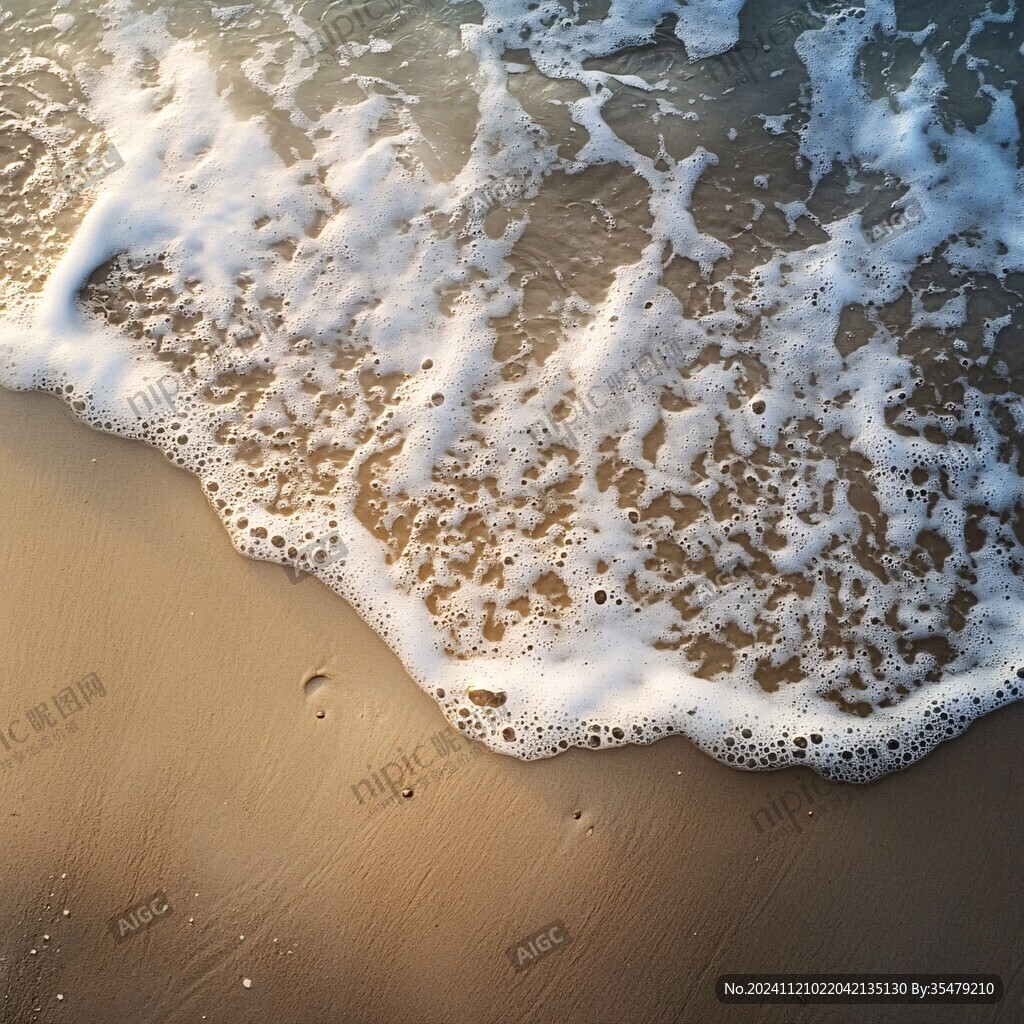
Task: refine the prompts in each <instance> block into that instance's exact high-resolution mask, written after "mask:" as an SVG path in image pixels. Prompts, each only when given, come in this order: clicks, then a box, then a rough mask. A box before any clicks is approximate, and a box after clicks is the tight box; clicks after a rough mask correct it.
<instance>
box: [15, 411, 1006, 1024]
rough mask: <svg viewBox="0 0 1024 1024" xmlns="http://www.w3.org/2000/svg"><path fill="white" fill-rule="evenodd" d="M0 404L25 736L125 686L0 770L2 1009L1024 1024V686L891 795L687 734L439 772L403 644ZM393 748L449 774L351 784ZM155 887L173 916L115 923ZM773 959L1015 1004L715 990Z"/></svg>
mask: <svg viewBox="0 0 1024 1024" xmlns="http://www.w3.org/2000/svg"><path fill="white" fill-rule="evenodd" d="M0 418H2V423H3V426H2V429H0V460H2V463H3V474H4V487H3V489H2V493H0V502H2V506H3V521H4V523H5V526H6V529H5V530H4V532H3V535H2V538H0V544H2V545H3V549H4V556H3V557H4V566H5V585H4V587H3V599H2V600H3V617H4V622H5V624H6V633H5V639H4V643H3V647H2V654H0V656H2V679H3V688H2V691H3V706H2V708H0V720H2V721H4V722H6V721H8V720H9V719H12V718H16V717H23V715H24V710H25V709H26V708H29V707H31V706H32V705H34V704H36V703H38V702H41V701H45V700H47V699H48V698H50V696H51V695H52V694H53V693H54V692H56V691H57V690H59V689H61V688H63V687H64V686H66V685H68V684H69V683H71V682H73V681H74V680H78V679H81V678H82V677H83V676H85V675H86V674H88V673H96V675H97V676H98V677H99V678H100V679H101V681H102V682H103V683H104V685H105V687H106V691H107V693H106V696H105V697H104V698H101V699H97V700H96V701H95V702H94V704H93V705H92V706H90V707H89V708H87V709H86V710H85V711H83V712H82V713H81V714H80V715H79V716H78V720H79V730H78V732H77V733H76V734H74V735H70V736H67V737H66V738H65V739H63V740H62V741H60V742H58V743H56V744H55V745H53V746H51V747H50V748H49V749H46V750H40V751H39V753H38V754H37V755H36V756H35V757H32V758H26V759H25V760H23V761H22V762H21V763H20V764H12V765H11V766H10V767H9V768H8V769H7V770H0V811H2V813H3V818H4V821H5V828H4V833H5V840H4V846H5V850H4V857H3V860H2V862H0V863H2V877H0V920H2V921H3V927H2V928H0V958H2V959H0V992H2V1003H0V1020H2V1021H3V1022H5V1024H7V1022H10V1024H28V1022H30V1021H39V1022H46V1024H48V1022H50V1021H74V1022H75V1024H93V1022H95V1024H113V1022H116V1021H126V1020H131V1021H134V1022H138V1024H148V1022H161V1024H163V1022H168V1024H170V1022H173V1024H178V1022H182V1024H183V1022H186V1021H188V1022H192V1021H201V1020H203V1019H205V1020H208V1021H211V1022H212V1021H218V1022H227V1024H234V1022H240V1024H241V1022H251V1021H259V1022H263V1024H278V1022H280V1024H292V1022H296V1021H303V1022H307V1024H320V1022H323V1024H328V1022H332V1024H333V1022H339V1021H353V1022H366V1024H371V1022H373V1024H375V1022H381V1024H393V1022H397V1021H410V1022H412V1021H415V1022H417V1024H442V1022H443V1024H490V1022H494V1024H499V1022H500V1024H504V1022H520V1021H523V1022H542V1021H543V1022H550V1021H566V1022H568V1021H572V1022H576V1021H579V1022H583V1021H586V1022H588V1024H612V1022H616V1024H622V1022H633V1021H636V1022H641V1021H642V1022H645V1024H657V1022H681V1024H698V1022H700V1024H705V1022H708V1024H712V1022H717V1021H750V1022H762V1021H764V1022H776V1021H778V1022H791V1021H792V1022H803V1021H813V1022H819V1021H828V1022H831V1021H840V1022H845V1021H869V1020H870V1021H893V1022H903V1021H909V1020H915V1021H916V1020H919V1021H927V1022H929V1024H933V1022H944V1021H1007V1022H1010V1021H1020V1020H1021V1019H1024V1003H1022V997H1024V981H1022V979H1021V978H1020V977H1019V966H1018V962H1019V956H1018V951H1019V949H1020V948H1021V945H1022V939H1024V924H1022V921H1021V917H1020V914H1019V911H1018V908H1017V901H1016V899H1015V894H1016V892H1017V888H1018V886H1017V878H1016V865H1015V857H1014V852H1015V851H1017V850H1019V849H1020V845H1021V825H1020V821H1019V818H1018V816H1017V813H1016V812H1017V808H1018V807H1019V806H1020V804H1021V799H1022V795H1024V794H1022V789H1024V780H1022V778H1021V775H1020V772H1019V771H1018V770H1017V756H1016V752H1017V750H1018V748H1019V742H1020V741H1019V733H1020V728H1021V723H1022V720H1024V710H1022V709H1021V708H1020V707H1019V706H1016V707H1012V708H1009V709H1006V710H1003V711H1001V712H999V713H997V714H995V715H993V716H991V717H989V718H987V719H984V720H982V721H980V722H978V723H976V724H975V725H974V726H972V727H971V729H970V730H968V732H967V734H966V735H965V736H964V737H962V738H961V739H959V740H957V741H955V742H953V743H948V744H945V745H944V746H942V747H940V748H939V749H938V750H937V751H936V752H935V753H933V754H932V755H930V756H929V757H927V758H926V759H925V760H924V761H923V762H921V763H920V764H918V765H916V766H914V767H912V768H911V769H909V770H908V771H906V772H903V773H901V774H899V775H897V776H892V777H889V778H887V779H884V780H882V781H881V782H879V783H876V784H873V785H871V786H869V787H864V788H860V789H855V790H850V789H847V788H843V787H839V786H831V787H829V786H827V785H826V784H824V783H822V782H820V780H819V783H818V790H819V791H825V794H826V795H820V796H818V797H817V798H816V801H815V803H814V804H813V806H812V805H811V804H810V803H809V802H808V801H807V800H806V799H805V795H806V794H811V795H812V796H813V794H814V793H815V792H816V791H815V790H814V789H812V788H811V781H812V780H813V779H817V777H816V776H812V775H811V774H810V773H809V772H802V771H797V770H788V771H786V772H783V773H776V774H774V775H754V774H744V773H740V772H737V771H733V770H730V769H727V768H725V767H723V766H722V765H720V764H718V763H716V762H714V761H712V760H710V759H709V758H707V757H705V756H704V755H702V754H700V753H699V752H698V751H697V750H696V749H695V748H693V747H692V746H691V745H690V744H689V743H688V742H686V741H684V740H682V739H672V740H668V741H664V742H661V743H659V744H656V745H655V746H653V747H649V748H630V749H627V750H619V751H607V752H600V753H590V752H584V751H572V752H570V753H568V754H566V755H564V756H561V757H558V758H555V759H553V760H548V761H544V762H535V763H531V764H524V763H520V762H517V761H514V760H511V759H508V758H504V757H501V756H499V755H496V754H492V753H490V752H489V751H486V750H482V749H481V750H480V751H479V752H478V753H477V752H475V751H474V752H473V753H472V754H471V753H470V752H467V751H464V750H453V751H450V752H449V753H448V754H447V756H446V757H442V756H441V753H440V751H439V749H438V747H437V746H436V743H439V742H441V741H440V740H436V739H435V738H436V737H438V736H443V735H445V733H446V730H447V726H446V723H445V722H444V720H443V719H442V717H441V715H440V713H439V711H438V710H437V708H436V706H435V705H434V703H433V702H432V701H431V700H429V699H428V698H427V697H426V696H425V695H424V694H423V693H421V692H420V691H419V690H418V688H416V687H415V685H414V684H413V683H412V682H411V680H409V678H408V677H407V676H406V675H405V673H404V672H403V670H402V668H401V666H400V665H399V663H398V662H397V660H396V659H395V658H394V656H393V655H392V654H391V653H390V652H389V651H388V650H387V648H386V647H385V646H384V644H383V643H381V642H380V641H379V640H378V639H377V638H376V637H375V636H374V635H373V634H372V633H371V632H370V630H369V629H368V628H367V627H366V626H365V625H364V624H363V623H361V622H360V621H359V619H358V617H357V616H356V615H355V613H354V612H353V611H352V610H351V609H350V608H349V607H348V606H347V605H346V604H345V603H344V602H343V601H341V600H340V599H339V598H337V597H336V596H335V595H333V594H331V593H330V592H329V591H328V590H326V589H325V588H324V587H322V586H320V585H319V584H318V583H317V582H315V581H313V580H306V581H304V582H303V583H302V584H301V585H293V584H292V583H291V582H290V581H289V578H288V575H287V573H286V572H285V570H283V569H282V568H281V567H279V566H273V565H269V564H265V563H255V562H252V561H249V560H246V559H245V558H242V557H241V556H239V555H238V554H237V553H236V552H235V551H234V550H233V549H232V547H231V544H230V542H229V539H228V537H227V535H226V534H225V532H224V531H223V529H222V527H221V526H220V524H219V523H218V521H217V519H216V517H215V515H214V513H213V511H212V510H211V509H210V508H209V507H208V506H207V504H206V502H205V500H204V499H203V497H202V495H201V493H200V490H199V486H198V484H197V482H196V481H195V480H194V479H193V478H192V477H190V476H188V475H186V474H185V473H183V472H180V471H178V470H176V469H174V468H173V467H171V466H170V465H168V464H167V463H166V461H165V460H164V459H163V458H162V457H161V456H160V455H159V454H158V453H156V452H155V451H153V450H150V449H148V448H146V447H144V446H142V445H139V444H134V443H130V442H127V441H124V440H121V439H117V438H112V437H107V436H103V435H100V434H96V433H92V432H90V431H89V430H87V429H86V428H84V427H83V426H82V425H80V424H79V423H77V422H75V421H74V420H73V419H72V417H71V416H70V414H69V413H68V412H67V411H66V410H65V409H64V408H63V407H62V406H61V405H60V403H58V402H57V401H55V400H54V399H52V398H49V397H46V396H41V395H15V394H10V393H2V394H0ZM94 460H95V461H94ZM315 675H322V676H324V677H326V680H327V681H326V683H325V684H324V685H323V686H320V687H319V688H317V687H312V688H310V689H311V690H312V692H307V690H304V687H303V684H304V682H306V681H307V680H308V679H309V678H311V677H312V676H315ZM317 712H323V717H322V718H320V717H317ZM399 748H401V752H403V753H406V754H411V752H413V751H416V750H418V751H419V753H420V757H421V760H423V761H424V762H425V761H427V760H428V758H430V759H431V765H432V767H433V772H432V773H431V774H428V775H424V776H422V777H418V778H412V777H409V778H407V779H406V780H403V785H406V786H408V787H409V788H412V790H413V796H412V797H411V798H409V799H404V800H403V799H401V798H399V800H398V802H397V803H396V804H395V805H393V806H390V807H385V808H384V809H383V811H381V812H380V813H375V814H372V813H371V810H370V804H371V803H372V804H373V806H374V807H376V806H377V805H378V804H379V801H377V802H372V801H369V800H368V798H367V802H364V804H362V805H360V803H359V802H358V800H357V797H356V795H355V792H354V790H353V787H357V788H358V787H359V783H360V780H361V779H363V778H366V777H368V775H369V773H370V772H371V771H379V769H380V767H381V766H383V765H385V764H386V763H388V762H393V763H396V764H398V763H400V756H401V755H400V753H399ZM7 760H8V761H10V757H9V756H7ZM442 766H444V767H446V768H447V769H448V771H447V774H443V775H442V774H441V772H440V769H441V767H442ZM680 773H681V774H680ZM801 786H802V787H803V789H802V790H801ZM365 792H366V788H365V787H363V788H362V789H361V790H360V793H363V794H365ZM786 793H791V794H793V796H789V797H784V794H786ZM801 794H804V795H801ZM794 797H795V798H796V799H797V800H799V801H800V807H799V809H798V810H796V811H795V812H794V814H793V815H792V817H791V818H784V819H782V822H781V823H779V822H777V821H776V820H775V811H774V810H773V809H772V808H776V809H777V808H778V807H779V801H782V802H783V803H788V804H789V805H791V806H792V805H793V803H794ZM765 808H767V810H763V809H765ZM814 808H817V810H816V813H815V814H814V815H812V816H808V815H807V810H808V809H814ZM577 810H578V811H580V815H579V817H578V818H577V817H576V816H575V814H574V812H575V811H577ZM789 821H792V822H793V824H794V826H795V825H796V824H799V827H800V830H801V831H800V832H799V834H797V833H796V832H795V830H793V831H791V830H790V826H789V824H788V822H789ZM759 827H760V832H759V830H758V828H759ZM62 876H66V877H62ZM160 889H162V890H164V891H165V892H166V894H167V898H168V901H169V902H170V905H171V908H172V911H171V913H170V914H169V915H166V917H165V918H161V919H159V920H156V921H155V922H154V923H153V924H152V925H151V926H150V927H149V928H147V929H146V930H145V931H143V932H140V933H139V934H137V935H134V936H133V937H132V938H131V939H130V940H129V941H127V942H125V943H122V944H117V943H115V942H114V939H113V937H112V934H111V933H110V932H109V931H108V930H107V922H108V920H109V919H110V918H111V917H113V916H115V915H117V914H119V913H120V912H121V911H123V910H124V909H125V908H128V907H131V906H132V905H133V903H134V902H135V901H137V900H138V899H141V898H143V897H148V896H149V895H150V894H152V893H153V892H155V891H157V890H160ZM51 894H52V895H51ZM196 894H198V895H196ZM65 909H68V910H69V911H70V913H69V915H67V916H65V915H64V914H63V911H64V910H65ZM190 919H191V921H190ZM556 919H557V920H561V921H564V922H565V926H566V928H567V929H568V930H569V932H570V934H571V935H572V943H571V945H570V946H569V947H568V948H566V949H565V950H564V951H559V952H555V953H552V954H551V955H549V956H547V957H546V958H545V959H543V960H542V961H540V962H538V963H537V964H536V965H534V966H533V967H532V968H530V969H529V970H526V971H523V972H520V973H516V972H515V971H514V970H513V969H512V966H511V964H510V962H509V960H508V958H507V957H506V954H505V950H506V949H507V948H508V947H509V946H511V945H513V944H514V943H515V942H516V941H517V940H519V939H520V938H522V937H523V936H527V935H530V934H532V933H534V932H536V931H537V930H538V929H540V928H541V927H543V926H544V925H546V924H548V923H549V922H551V921H554V920H556ZM44 935H49V940H44V938H43V936H44ZM243 935H244V936H245V938H244V940H243V939H241V938H240V936H243ZM275 940H277V941H275ZM32 949H35V950H36V951H37V952H36V953H35V955H33V954H32V953H31V952H30V951H31V950H32ZM749 970H765V971H769V970H770V971H806V970H819V971H823V970H837V971H838V970H841V971H880V970H893V971H900V972H910V971H978V972H981V971H986V972H988V971H991V972H995V973H1000V974H1001V975H1002V976H1003V979H1004V982H1005V985H1006V997H1005V999H1004V1001H1003V1003H1002V1004H1000V1005H998V1006H988V1007H984V1006H982V1007H961V1008H940V1007H921V1008H907V1007H898V1006H897V1007H870V1008H866V1007H856V1006H854V1007H842V1006H833V1007H824V1006H808V1007H763V1008H758V1007H728V1006H721V1005H719V1004H718V1003H717V1002H716V1001H715V998H714V990H713V986H714V981H715V978H716V977H717V976H718V975H719V974H721V973H723V972H728V971H749ZM243 979H251V982H252V984H251V987H248V988H247V987H245V986H244V985H243ZM58 994H62V995H63V996H64V999H63V1000H58V999H57V996H58Z"/></svg>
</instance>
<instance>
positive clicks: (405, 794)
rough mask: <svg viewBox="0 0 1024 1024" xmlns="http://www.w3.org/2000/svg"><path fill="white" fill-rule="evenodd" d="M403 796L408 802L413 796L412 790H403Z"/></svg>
mask: <svg viewBox="0 0 1024 1024" xmlns="http://www.w3.org/2000/svg"><path fill="white" fill-rule="evenodd" d="M402 796H404V797H405V799H406V800H408V799H409V797H411V796H412V790H411V789H403V790H402Z"/></svg>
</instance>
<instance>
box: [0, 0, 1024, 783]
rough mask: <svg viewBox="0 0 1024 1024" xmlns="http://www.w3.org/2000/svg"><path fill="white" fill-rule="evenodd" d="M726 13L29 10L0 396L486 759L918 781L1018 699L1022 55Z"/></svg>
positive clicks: (729, 9) (818, 16)
mask: <svg viewBox="0 0 1024 1024" xmlns="http://www.w3.org/2000/svg"><path fill="white" fill-rule="evenodd" d="M739 7H740V5H739V4H729V3H710V2H703V3H694V4H690V5H688V6H687V7H684V8H678V7H676V5H675V4H674V3H672V2H670V0H646V2H631V3H620V2H617V0H613V2H611V3H608V2H605V3H591V4H583V5H578V6H574V7H569V6H566V5H559V4H555V3H551V2H546V3H539V4H530V3H526V2H521V0H484V2H483V3H481V4H478V3H441V2H440V0H438V2H435V3H432V4H427V3H417V4H409V3H400V2H399V0H386V2H385V0H376V2H373V3H369V4H362V5H359V4H356V5H351V4H348V5H341V4H322V3H320V4H314V3H306V4H301V5H297V6H295V7H292V6H290V5H286V4H281V3H276V4H261V3H255V4H248V5H243V6H236V7H228V6H224V7H220V6H210V5H207V4H203V3H198V2H196V3H182V4H175V5H173V8H172V9H171V10H170V11H168V10H165V9H164V8H163V6H162V5H161V4H158V3H150V4H145V3H129V2H115V3H110V4H107V5H105V6H103V7H101V8H98V9H93V8H91V6H90V5H84V4H77V3H63V4H61V5H56V6H54V7H53V8H52V9H45V8H40V7H38V6H36V5H27V4H24V5H20V6H15V7H14V8H13V13H11V12H10V11H9V12H8V14H7V16H6V20H5V21H4V27H5V29H6V31H7V38H8V48H7V55H6V57H5V58H4V59H3V61H2V64H0V94H2V97H3V110H4V115H3V116H4V126H3V135H2V138H3V144H4V146H5V157H6V159H5V166H4V174H5V185H4V189H3V191H2V198H0V202H2V204H3V210H4V217H3V224H4V228H3V239H4V243H5V244H4V246H3V250H2V258H3V267H2V272H3V290H2V294H0V303H2V310H0V315H2V317H3V322H2V327H0V342H2V344H3V346H4V348H3V352H2V353H0V355H2V356H3V358H2V360H0V373H2V379H3V380H4V381H5V382H6V383H7V384H8V385H9V386H14V387H21V388H28V387H37V388H44V389H49V390H52V391H54V392H57V393H59V394H61V395H62V396H63V397H64V398H65V400H66V401H68V402H69V403H70V404H71V405H72V408H74V409H75V410H76V412H77V413H78V414H79V415H80V416H81V417H82V418H83V419H84V420H85V421H87V422H89V423H90V424H92V425H93V426H96V427H98V428H99V429H103V430H108V431H112V432H116V433H120V434H124V435H126V436H131V437H138V438H141V439H144V440H146V441H148V442H150V443H152V444H155V445H157V446H159V447H160V448H162V449H163V450H164V451H165V452H166V453H167V454H168V457H169V458H171V459H173V460H174V461H175V462H176V463H178V464H179V465H182V466H184V467H186V468H188V469H190V470H192V471H193V472H194V473H195V474H196V475H197V476H198V477H199V478H200V479H201V481H202V485H203V487H204V490H205V492H206V493H207V495H208V497H209V499H210V501H211V502H212V503H213V505H214V507H215V508H216V509H217V511H218V513H219V514H220V515H221V517H222V519H223V521H224V522H225V525H226V526H227V528H228V530H229V532H230V533H231V536H232V538H233V540H234V543H235V545H236V547H237V548H238V549H239V550H240V551H242V552H244V553H246V554H249V555H252V556H254V557H258V558H267V559H271V560H277V561H281V562H283V563H285V564H288V565H292V566H295V565H298V566H301V567H304V568H306V569H308V570H310V571H312V572H314V573H315V574H316V575H317V576H319V577H320V578H321V579H323V580H324V582H326V583H328V584H329V585H330V586H332V587H333V588H334V589H335V590H337V591H338V593H340V594H342V595H343V596H345V597H346V598H347V599H348V600H350V601H351V602H352V603H353V604H354V605H355V606H356V607H357V608H358V609H359V610H360V611H361V613H362V614H363V615H364V616H365V617H366V618H367V620H368V621H370V622H371V623H372V624H373V625H374V626H375V627H376V628H377V630H378V631H379V632H380V633H381V635H382V636H383V637H384V638H385V639H386V640H387V642H388V643H389V644H390V645H391V646H392V647H393V648H394V649H395V650H396V651H397V652H398V654H399V655H400V656H401V658H402V659H403V662H404V663H405V665H406V666H407V667H408V669H409V671H410V672H411V673H412V675H413V676H414V677H415V678H416V679H417V680H418V681H419V682H420V684H421V685H422V686H423V687H424V688H425V689H426V690H427V692H429V693H430V694H431V695H432V696H434V697H435V698H436V699H437V700H438V703H439V704H440V706H441V707H442V709H443V710H444V712H445V713H446V714H447V715H448V717H449V718H450V719H451V721H452V722H453V723H455V724H456V725H457V726H458V727H459V728H461V729H463V730H464V731H466V732H468V733H471V734H473V735H476V736H478V737H479V738H480V739H482V740H484V741H485V742H487V743H488V744H489V745H491V746H492V747H494V748H495V749H497V750H501V751H503V752H506V753H511V754H515V755H518V756H521V757H538V756H546V755H550V754H553V753H557V752H558V751H559V750H560V749H565V748H566V747H568V746H571V745H580V746H595V747H597V746H612V745H617V744H622V743H627V742H649V741H651V740H654V739H657V738H659V737H662V736H665V735H667V734H670V733H684V734H686V735H687V736H689V737H690V738H691V739H693V740H694V741H695V742H697V743H698V744H700V746H702V747H703V748H704V749H705V750H707V751H708V752H709V753H711V754H713V755H714V756H716V757H718V758H720V759H721V760H723V761H725V762H727V763H730V764H735V765H737V766H740V767H747V768H771V767H780V766H783V765H786V764H791V763H798V762H803V763H807V764H810V765H811V766H812V767H814V768H816V769H817V770H818V771H821V772H823V773H824V774H828V775H831V776H836V777H842V778H850V779H855V780H865V779H869V778H873V777H876V776H877V775H879V774H882V773H884V772H885V771H889V770H892V769H893V768H898V767H902V766H904V765H905V764H907V763H910V762H911V761H913V760H916V759H917V758H918V757H920V756H921V755H922V754H924V753H925V752H927V750H929V749H931V748H932V747H933V746H934V745H935V744H936V743H937V742H940V741H941V740H943V739H945V738H948V737H949V736H953V735H956V734H957V733H959V732H960V731H962V729H963V728H965V727H966V726H967V725H968V724H969V723H970V721H972V720H973V719H974V718H975V717H977V716H978V715H980V714H982V713H984V712H986V711H988V710H991V709H992V708H994V707H996V706H999V705H1001V704H1004V703H1007V702H1009V701H1012V700H1015V699H1018V698H1019V696H1020V688H1019V680H1018V677H1017V675H1016V673H1017V670H1018V666H1020V665H1021V664H1022V663H1024V657H1022V656H1021V651H1020V648H1021V641H1020V640H1019V637H1020V636H1021V635H1022V631H1021V625H1022V618H1024V590H1022V587H1021V581H1020V574H1019V566H1020V563H1021V553H1022V552H1021V545H1022V542H1024V532H1022V529H1021V525H1020V524H1021V519H1020V509H1021V503H1022V496H1024V495H1022V481H1021V472H1020V470H1021V466H1022V461H1021V447H1020V438H1021V430H1022V428H1024V408H1022V405H1021V390H1022V384H1024V376H1022V372H1024V367H1022V365H1021V360H1022V357H1021V346H1020V339H1021V322H1022V315H1024V314H1022V311H1021V301H1020V300H1021V295H1022V292H1024V231H1022V227H1024V214H1022V211H1024V206H1022V203H1021V190H1022V176H1021V172H1020V153H1019V143H1020V130H1019V123H1018V116H1017V110H1018V109H1019V108H1020V106H1021V100H1022V94H1021V93H1022V86H1021V79H1022V71H1024V57H1022V44H1024V31H1022V28H1024V26H1022V19H1021V15H1020V13H1019V11H1018V10H1017V9H1016V7H1006V6H1003V7H998V6H997V7H996V8H995V11H993V10H992V9H990V8H987V7H986V8H983V7H982V6H981V5H980V4H970V5H958V6H953V5H943V6H941V7H940V6H937V5H935V4H927V5H926V4H922V3H915V4H896V5H895V6H893V5H892V4H887V3H872V4H869V5H868V6H867V7H866V8H853V7H850V8H846V7H845V6H844V5H843V4H838V3H830V4H827V5H811V6H809V7H805V6H802V5H799V4H775V3H768V2H761V3H756V2H753V3H748V4H746V5H745V6H742V10H739ZM1000 10H1002V11H1005V13H1002V14H1000V13H998V11H1000ZM737 13H738V17H737ZM1021 672H1022V674H1024V669H1021ZM396 713H400V712H396Z"/></svg>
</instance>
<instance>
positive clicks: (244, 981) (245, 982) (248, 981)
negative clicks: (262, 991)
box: [242, 978, 252, 988]
mask: <svg viewBox="0 0 1024 1024" xmlns="http://www.w3.org/2000/svg"><path fill="white" fill-rule="evenodd" d="M242 984H243V985H244V986H245V987H246V988H252V978H243V979H242Z"/></svg>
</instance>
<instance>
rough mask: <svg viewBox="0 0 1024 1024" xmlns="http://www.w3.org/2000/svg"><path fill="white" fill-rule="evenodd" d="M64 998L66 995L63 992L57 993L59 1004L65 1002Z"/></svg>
mask: <svg viewBox="0 0 1024 1024" xmlns="http://www.w3.org/2000/svg"><path fill="white" fill-rule="evenodd" d="M63 998H64V993H63V992H58V993H57V1002H60V1001H61V1000H63Z"/></svg>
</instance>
